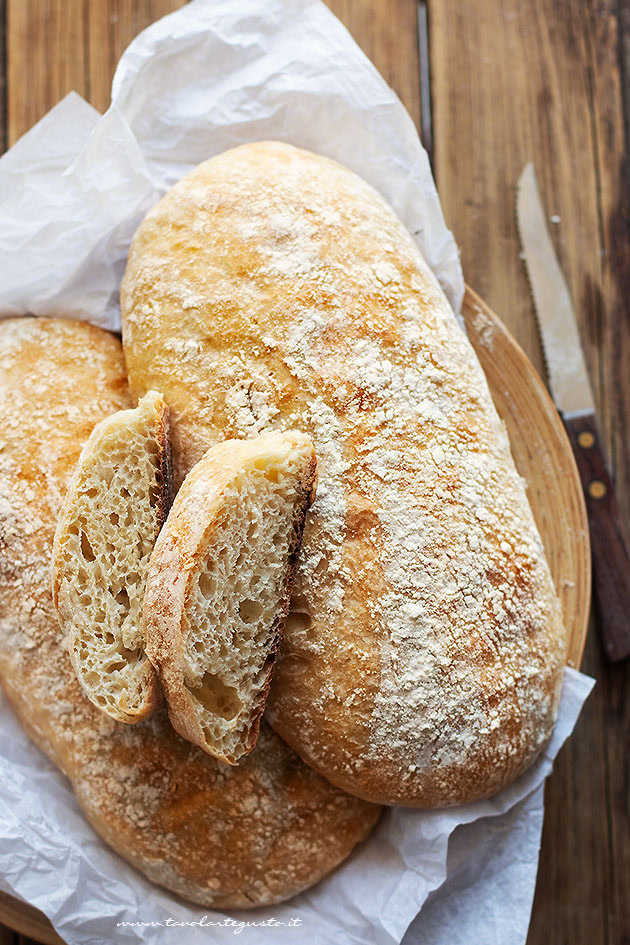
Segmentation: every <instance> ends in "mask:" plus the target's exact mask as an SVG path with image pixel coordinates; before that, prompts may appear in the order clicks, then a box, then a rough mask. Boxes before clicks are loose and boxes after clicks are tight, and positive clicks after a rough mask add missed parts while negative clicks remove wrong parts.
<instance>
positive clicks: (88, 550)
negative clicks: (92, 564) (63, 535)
mask: <svg viewBox="0 0 630 945" xmlns="http://www.w3.org/2000/svg"><path fill="white" fill-rule="evenodd" d="M81 554H82V555H83V557H84V558H85V560H86V561H96V555H95V554H94V550H93V548H92V545H91V544H90V540H89V538H88V536H87V535H86V534H85V532H81Z"/></svg>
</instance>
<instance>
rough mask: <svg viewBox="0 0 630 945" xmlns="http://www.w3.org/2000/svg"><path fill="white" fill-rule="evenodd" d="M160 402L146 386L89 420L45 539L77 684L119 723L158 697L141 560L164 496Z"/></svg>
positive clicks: (133, 718)
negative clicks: (120, 406)
mask: <svg viewBox="0 0 630 945" xmlns="http://www.w3.org/2000/svg"><path fill="white" fill-rule="evenodd" d="M170 454H171V446H170V439H169V432H168V408H167V406H166V404H165V403H164V400H163V399H162V396H161V395H160V394H158V393H156V391H149V393H148V394H145V396H144V397H143V398H142V400H141V401H140V403H139V404H138V406H137V407H136V408H135V409H133V410H120V411H118V412H117V413H115V414H113V415H112V416H111V417H106V418H105V419H104V420H101V421H100V422H99V423H97V424H96V426H95V427H94V429H93V430H92V433H91V434H90V437H89V439H88V441H87V443H86V444H85V446H84V447H83V449H82V450H81V455H80V457H79V462H78V464H77V468H76V471H75V473H74V475H73V477H72V481H71V483H70V486H69V488H68V492H67V493H66V498H65V501H64V505H63V509H62V512H61V515H60V517H59V522H58V523H57V530H56V533H55V540H54V543H53V562H52V571H53V585H52V591H53V602H54V604H55V607H56V609H57V613H58V615H59V622H60V624H61V627H62V629H63V631H64V634H65V636H66V638H67V641H68V650H69V653H70V659H71V660H72V665H73V666H74V669H75V672H76V674H77V678H78V680H79V683H80V684H81V686H82V688H83V691H84V692H85V694H86V695H87V697H88V699H90V701H91V702H93V703H94V705H96V706H98V707H99V708H101V709H103V711H104V712H107V714H108V715H111V717H112V718H113V719H116V720H117V721H119V722H140V721H142V719H144V718H146V717H147V716H149V715H150V714H151V712H153V711H154V710H155V709H156V707H157V705H158V704H159V699H160V690H159V685H158V681H157V677H156V674H155V671H154V669H153V667H152V665H151V663H150V662H149V660H148V658H147V657H146V655H145V653H144V648H143V643H144V641H143V636H144V635H143V630H142V626H141V616H142V613H141V612H142V601H143V598H144V589H145V584H146V576H147V570H148V566H149V558H150V557H151V552H152V551H153V546H154V545H155V541H156V539H157V536H158V534H159V532H160V529H161V527H162V525H163V524H164V521H165V519H166V516H167V514H168V510H169V508H170V505H171V502H172V473H171V455H170Z"/></svg>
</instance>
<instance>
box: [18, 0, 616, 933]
mask: <svg viewBox="0 0 630 945" xmlns="http://www.w3.org/2000/svg"><path fill="white" fill-rule="evenodd" d="M261 2H263V0H261ZM179 5H181V4H180V0H0V24H1V25H2V27H3V30H2V35H3V36H4V42H3V43H2V44H1V45H0V151H2V150H4V148H6V147H8V146H9V145H10V144H12V143H13V142H14V141H15V140H16V139H17V138H18V137H19V136H20V135H21V134H22V133H23V132H25V131H26V130H27V129H28V128H29V127H30V126H31V125H32V124H33V122H35V121H36V120H37V119H39V118H40V117H41V116H42V115H43V114H44V113H45V112H46V111H47V110H48V109H49V108H51V107H52V106H53V105H54V104H55V103H56V102H57V101H58V100H59V99H60V98H61V97H62V96H63V95H65V94H66V92H68V91H69V90H70V89H75V90H76V91H78V92H79V93H80V94H81V95H83V96H84V97H85V98H86V99H88V100H89V101H90V102H92V104H93V105H95V106H96V107H97V108H99V109H101V110H104V109H105V108H106V107H107V105H108V103H109V88H110V82H111V77H112V74H113V70H114V66H115V64H116V61H117V60H118V57H119V56H120V54H121V53H122V51H123V49H124V48H125V46H126V45H127V43H128V42H129V41H130V39H131V38H132V36H134V35H135V33H137V32H138V31H139V30H140V29H142V28H143V27H144V26H146V25H147V24H148V23H150V22H151V21H152V20H154V19H156V18H157V17H159V16H161V15H163V14H165V13H168V12H170V11H171V10H173V9H175V8H176V7H177V6H179ZM329 5H330V6H331V8H332V9H333V11H334V12H335V13H336V14H337V15H338V16H339V17H340V18H341V19H342V20H343V22H344V23H345V24H346V25H347V26H348V28H349V29H350V31H351V32H352V34H353V35H354V37H355V38H356V40H357V41H358V42H359V44H360V45H361V46H362V47H363V49H364V50H365V52H366V53H367V55H368V56H369V57H370V58H371V59H372V61H373V62H374V63H375V65H376V67H377V68H378V69H379V70H380V72H381V73H382V74H383V75H384V76H385V78H386V79H387V81H388V82H389V83H390V84H391V85H392V86H393V88H394V89H395V90H396V92H397V93H398V94H399V96H400V97H401V99H402V101H403V102H404V104H405V105H406V107H407V109H408V110H409V112H410V114H411V116H412V118H413V119H414V121H415V122H416V124H417V125H418V127H419V128H420V127H424V128H426V126H427V124H428V120H427V119H428V116H427V115H426V114H425V115H424V116H422V115H421V104H420V103H421V97H420V82H419V57H418V30H417V22H418V6H417V2H416V0H329ZM428 20H429V59H430V75H431V103H432V109H431V112H432V138H433V141H432V158H433V168H434V172H435V176H436V180H437V185H438V190H439V192H440V196H441V199H442V205H443V207H444V212H445V215H446V220H447V223H448V224H449V226H450V227H451V229H452V230H453V232H454V234H455V237H456V239H457V241H458V243H459V245H460V247H461V250H462V262H463V267H464V274H465V277H466V281H467V282H468V283H469V285H471V286H472V288H473V289H475V290H477V291H478V292H479V293H480V294H481V295H482V296H483V298H484V299H485V300H486V301H487V302H488V303H489V304H490V306H491V307H492V308H493V309H494V310H495V312H497V313H498V314H499V315H500V317H501V318H502V319H503V321H504V322H505V324H506V325H507V326H508V328H509V329H510V330H511V332H512V333H513V334H514V335H515V336H516V338H517V339H518V340H519V341H520V343H521V344H522V346H523V347H524V348H525V350H526V351H527V352H528V353H529V355H530V358H531V359H532V361H533V362H534V364H535V365H536V366H537V368H538V369H539V370H540V371H541V373H543V376H544V367H543V362H542V357H541V351H540V343H539V338H538V334H537V329H536V325H535V321H534V313H533V310H532V304H531V300H530V295H529V291H528V286H527V282H526V278H525V272H524V269H523V263H522V260H521V259H520V256H519V251H520V247H519V243H518V238H517V233H516V226H515V221H514V198H515V185H516V180H517V177H518V175H519V173H520V171H521V169H522V167H523V165H524V164H525V162H526V161H529V160H532V161H534V163H535V165H536V171H537V173H538V179H539V184H540V188H541V192H542V196H543V201H544V203H545V206H546V208H547V210H548V213H549V216H552V215H553V216H554V217H557V218H559V221H558V222H557V224H556V225H554V226H553V233H552V236H553V239H554V243H555V245H556V249H557V251H558V255H559V258H560V261H561V264H562V267H563V269H564V272H565V273H566V276H567V279H568V282H569V286H570V289H571V293H572V297H573V301H574V304H575V308H576V311H577V316H578V318H579V321H580V328H581V335H582V341H583V344H584V348H585V352H586V358H587V362H588V365H589V368H590V372H591V377H592V381H593V386H594V389H595V395H596V398H597V402H598V407H599V417H600V422H601V426H602V430H603V434H604V437H605V441H606V445H607V448H608V453H609V456H610V458H611V465H612V469H613V473H614V477H615V480H616V485H617V490H618V496H619V501H620V505H621V508H622V514H623V517H624V525H625V530H626V535H627V536H628V537H629V538H630V437H629V436H628V424H629V422H630V420H629V418H630V315H629V311H630V239H629V236H630V233H629V205H628V183H629V172H630V166H629V164H628V134H629V130H630V86H629V84H628V77H629V76H630V0H428ZM423 117H424V121H422V118H423ZM629 619H630V615H629ZM582 668H583V669H584V670H585V671H586V672H588V673H590V674H592V675H593V676H595V677H596V679H597V686H596V688H595V691H594V693H593V695H592V696H591V698H590V699H589V701H588V703H587V705H586V707H585V709H584V711H583V713H582V716H581V718H580V721H579V723H578V726H577V728H576V731H575V733H574V735H573V737H572V738H571V740H570V742H569V743H568V745H566V746H565V748H564V749H563V750H562V752H561V754H560V756H559V758H558V760H557V763H556V766H555V769H554V772H553V775H552V776H551V778H550V779H549V781H548V783H547V788H546V815H545V828H544V834H543V844H542V851H541V862H540V871H539V875H538V886H537V890H536V898H535V902H534V909H533V915H532V922H531V928H530V934H529V939H528V945H629V943H630V765H629V763H628V757H629V756H630V661H629V662H628V663H627V664H625V665H617V666H615V667H611V666H607V665H605V663H604V662H603V660H602V656H601V650H600V645H599V639H598V634H597V626H596V615H595V616H594V618H593V621H592V626H591V631H590V635H589V641H588V643H587V648H586V653H585V658H584V663H583V667H582ZM29 941H30V940H29V939H26V938H24V937H23V936H18V935H15V934H14V933H12V932H11V931H9V930H6V929H3V928H0V945H8V943H17V942H20V943H27V942H29ZM475 945H486V943H475Z"/></svg>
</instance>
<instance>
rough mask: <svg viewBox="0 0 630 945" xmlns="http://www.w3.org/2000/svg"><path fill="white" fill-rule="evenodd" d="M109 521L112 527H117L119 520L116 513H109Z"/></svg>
mask: <svg viewBox="0 0 630 945" xmlns="http://www.w3.org/2000/svg"><path fill="white" fill-rule="evenodd" d="M109 520H110V522H111V523H112V525H118V522H119V521H120V518H119V516H118V515H117V513H116V512H110V513H109Z"/></svg>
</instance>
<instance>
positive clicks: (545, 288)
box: [516, 163, 630, 662]
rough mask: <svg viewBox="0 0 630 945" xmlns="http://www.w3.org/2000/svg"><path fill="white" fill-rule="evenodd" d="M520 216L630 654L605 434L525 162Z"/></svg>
mask: <svg viewBox="0 0 630 945" xmlns="http://www.w3.org/2000/svg"><path fill="white" fill-rule="evenodd" d="M516 220H517V224H518V230H519V234H520V238H521V245H522V248H523V257H524V260H525V266H526V269H527V274H528V277H529V284H530V287H531V292H532V297H533V300H534V309H535V311H536V316H537V318H538V326H539V328H540V335H541V339H542V348H543V353H544V356H545V362H546V365H547V372H548V376H549V386H550V389H551V395H552V397H553V400H554V403H555V405H556V407H557V408H558V410H559V412H560V415H561V417H562V420H563V422H564V426H565V429H566V431H567V434H568V436H569V440H570V442H571V446H572V448H573V452H574V454H575V459H576V462H577V468H578V471H579V474H580V479H581V481H582V487H583V489H584V496H585V500H586V509H587V513H588V522H589V530H590V535H591V551H592V556H593V572H594V587H595V595H596V599H597V605H598V611H599V618H600V627H601V631H602V638H603V644H604V649H605V651H606V655H607V656H608V658H609V659H610V660H611V661H613V662H616V661H618V660H622V659H625V658H626V657H628V656H630V559H629V558H628V552H627V550H626V547H625V544H624V539H623V533H622V528H621V516H620V514H619V508H618V506H617V500H616V498H615V491H614V487H613V483H612V481H611V479H610V476H609V475H608V471H607V467H606V462H605V459H604V452H603V449H602V441H601V436H600V434H599V429H598V426H597V419H596V416H595V402H594V398H593V392H592V389H591V385H590V381H589V377H588V372H587V369H586V363H585V361H584V354H583V351H582V345H581V343H580V335H579V332H578V327H577V322H576V320H575V314H574V312H573V306H572V304H571V297H570V295H569V290H568V288H567V284H566V281H565V279H564V276H563V274H562V270H561V269H560V264H559V263H558V259H557V256H556V253H555V250H554V248H553V244H552V242H551V238H550V236H549V231H548V229H547V223H546V220H545V213H544V210H543V206H542V202H541V199H540V194H539V192H538V184H537V182H536V173H535V171H534V165H533V164H531V163H529V164H526V165H525V168H524V169H523V173H522V174H521V176H520V178H519V181H518V187H517V197H516Z"/></svg>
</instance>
